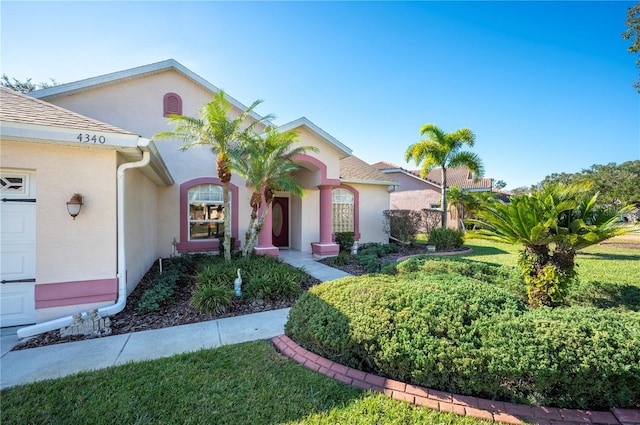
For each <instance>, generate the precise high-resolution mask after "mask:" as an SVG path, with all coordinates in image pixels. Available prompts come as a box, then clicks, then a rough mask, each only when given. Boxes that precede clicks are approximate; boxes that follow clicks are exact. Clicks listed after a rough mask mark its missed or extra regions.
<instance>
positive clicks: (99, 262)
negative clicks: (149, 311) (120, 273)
mask: <svg viewBox="0 0 640 425" xmlns="http://www.w3.org/2000/svg"><path fill="white" fill-rule="evenodd" d="M0 163H1V164H2V167H4V168H22V169H29V170H33V171H34V172H35V174H34V175H35V178H36V182H37V183H36V184H37V191H36V193H37V202H36V287H37V286H38V285H50V284H61V285H62V286H61V287H63V288H65V289H68V287H69V286H70V285H75V283H76V282H94V281H95V282H96V283H97V284H100V285H102V284H104V283H105V282H107V281H109V282H112V281H113V280H114V279H115V278H116V274H117V270H116V180H115V170H116V165H117V164H116V152H115V151H114V150H110V149H105V148H87V147H69V146H60V145H48V144H40V143H18V142H7V141H2V149H1V150H0ZM74 193H80V194H81V195H82V196H83V198H84V205H83V206H82V210H81V212H80V215H78V217H77V218H76V220H73V219H72V218H71V217H70V216H69V214H68V212H67V208H66V202H67V201H69V199H70V198H71V196H72V195H73V194H74ZM79 285H81V286H83V287H85V288H86V286H87V285H91V283H80V284H79ZM104 304H105V303H104V302H101V303H93V304H89V305H88V306H89V307H92V306H93V308H95V307H97V306H101V305H104ZM107 304H109V303H107ZM36 305H37V303H36ZM85 307H86V306H85ZM49 310H51V308H39V309H38V310H37V320H38V321H42V320H45V319H48V318H50V317H57V316H60V315H63V314H72V313H75V312H78V311H80V310H78V307H74V306H57V307H55V312H54V313H52V312H51V311H49Z"/></svg>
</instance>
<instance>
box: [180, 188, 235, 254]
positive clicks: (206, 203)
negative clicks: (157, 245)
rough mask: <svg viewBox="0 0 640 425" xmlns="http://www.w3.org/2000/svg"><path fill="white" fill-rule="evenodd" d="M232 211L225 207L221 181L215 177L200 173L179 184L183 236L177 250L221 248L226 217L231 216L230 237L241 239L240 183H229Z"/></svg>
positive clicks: (181, 232) (202, 250)
mask: <svg viewBox="0 0 640 425" xmlns="http://www.w3.org/2000/svg"><path fill="white" fill-rule="evenodd" d="M229 192H230V194H229V198H230V199H229V201H230V203H231V206H230V207H231V211H225V210H224V202H223V196H222V183H221V182H220V179H218V178H216V177H199V178H197V179H193V180H189V181H186V182H184V183H182V184H181V185H180V240H179V242H178V243H177V245H176V248H177V250H178V252H209V251H212V252H215V251H218V249H219V247H220V245H221V241H222V238H224V237H225V234H224V221H225V219H230V220H231V237H232V238H233V240H235V241H236V246H235V248H236V249H237V248H238V247H239V241H238V208H236V207H237V205H238V186H236V185H234V184H233V183H229Z"/></svg>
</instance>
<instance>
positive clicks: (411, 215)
mask: <svg viewBox="0 0 640 425" xmlns="http://www.w3.org/2000/svg"><path fill="white" fill-rule="evenodd" d="M383 214H384V221H383V223H384V230H385V232H386V233H388V234H389V235H390V236H392V237H394V238H396V239H398V240H400V241H401V242H410V243H413V242H415V240H416V236H417V234H418V232H419V231H420V228H421V227H422V215H421V213H420V212H419V211H413V210H385V211H383Z"/></svg>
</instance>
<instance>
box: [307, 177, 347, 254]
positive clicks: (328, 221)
mask: <svg viewBox="0 0 640 425" xmlns="http://www.w3.org/2000/svg"><path fill="white" fill-rule="evenodd" d="M318 188H319V189H320V242H319V243H315V244H313V245H312V250H313V253H314V254H317V255H321V256H327V255H337V254H338V253H339V252H340V247H339V246H338V245H337V244H336V243H334V242H333V240H332V239H333V238H332V234H333V232H332V228H333V210H332V199H331V189H332V188H333V186H328V185H322V186H318Z"/></svg>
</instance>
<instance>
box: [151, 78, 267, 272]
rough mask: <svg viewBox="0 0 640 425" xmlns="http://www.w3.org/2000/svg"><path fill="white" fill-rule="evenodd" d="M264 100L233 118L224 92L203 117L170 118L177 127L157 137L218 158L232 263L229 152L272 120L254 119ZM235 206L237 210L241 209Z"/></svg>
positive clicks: (226, 250) (216, 96)
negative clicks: (205, 150) (200, 148)
mask: <svg viewBox="0 0 640 425" xmlns="http://www.w3.org/2000/svg"><path fill="white" fill-rule="evenodd" d="M261 102H262V101H260V100H256V101H255V102H253V103H252V104H251V106H249V108H247V109H246V110H244V111H241V113H240V114H239V115H238V116H237V117H235V118H232V116H231V115H230V112H231V109H232V105H231V102H230V101H229V100H228V99H227V98H226V95H225V93H224V91H219V92H218V93H215V94H214V95H213V100H211V102H209V103H206V104H205V105H204V106H202V107H201V108H200V109H199V110H198V113H199V117H198V118H194V117H189V116H185V115H176V114H172V115H169V117H168V118H167V119H168V121H169V123H170V124H173V125H175V129H174V130H173V131H166V132H162V133H158V134H156V135H155V136H154V137H155V138H173V139H178V140H180V141H182V146H181V147H180V149H182V150H186V149H189V148H191V147H193V146H207V147H209V148H210V149H211V152H213V153H214V155H217V160H216V169H217V172H218V178H219V179H220V182H221V183H222V196H223V203H224V211H225V215H224V217H225V218H224V236H225V237H224V242H223V248H224V258H225V260H227V261H229V260H231V220H230V217H231V214H229V213H228V212H229V211H231V205H230V202H229V182H230V181H231V167H230V163H229V151H230V150H231V149H232V148H233V147H234V146H235V145H236V144H237V143H238V142H239V139H240V138H242V136H243V134H246V133H248V132H250V131H251V130H252V129H253V128H254V127H255V126H256V125H257V124H259V123H262V122H264V121H268V120H270V119H271V118H272V116H271V115H266V116H264V117H262V118H260V119H257V120H256V119H253V118H251V114H252V112H253V110H254V109H255V108H256V107H257V106H258V105H259V104H260V103H261ZM237 207H238V206H237V205H234V206H233V208H237Z"/></svg>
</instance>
